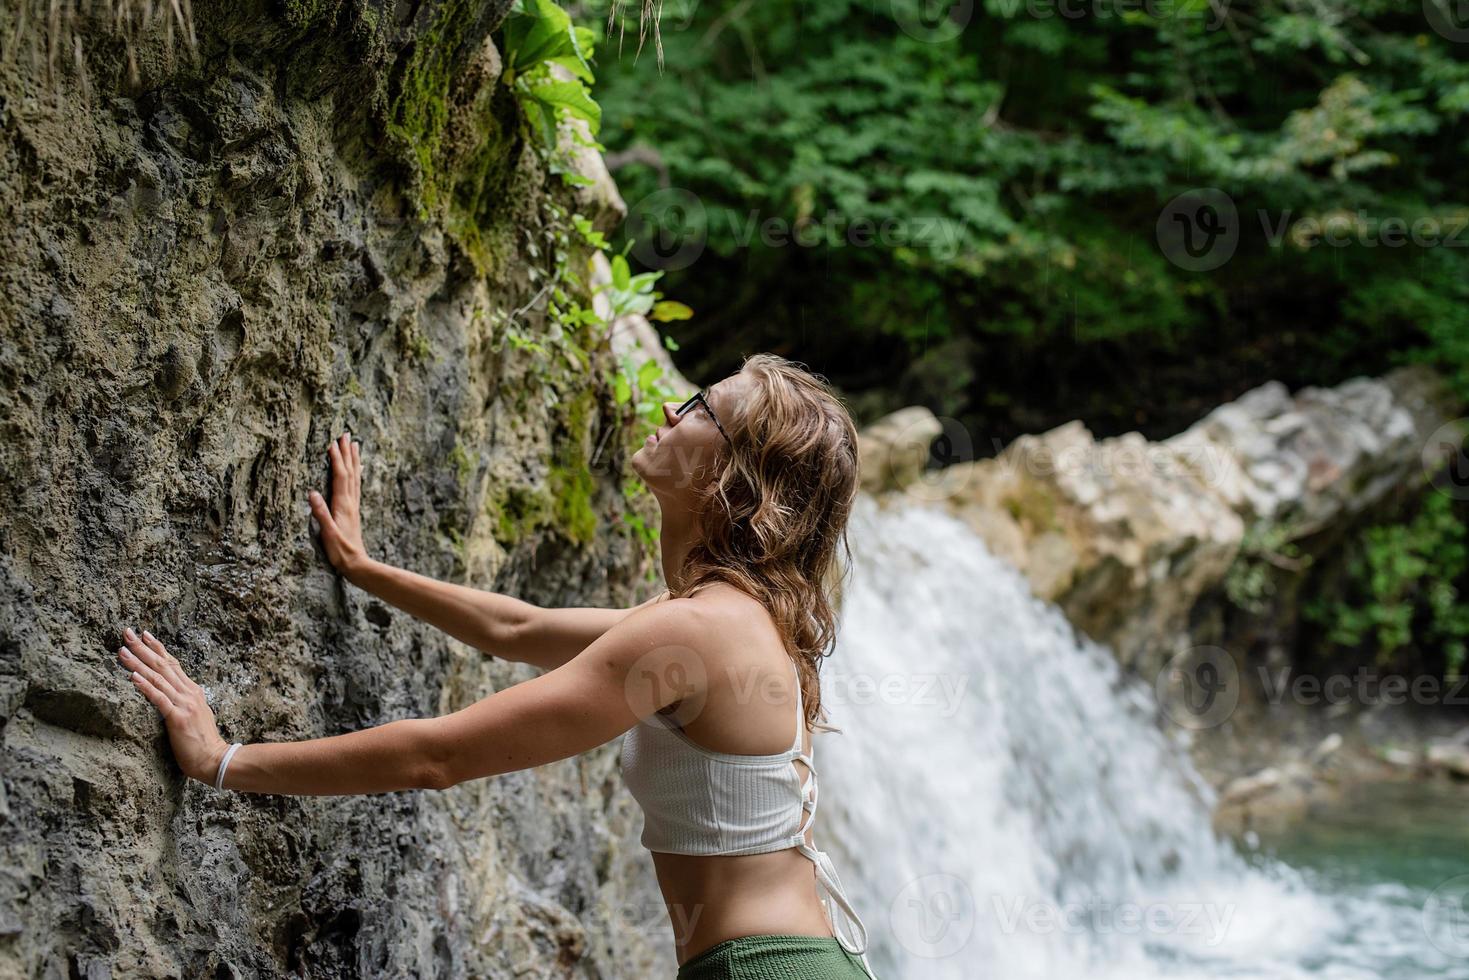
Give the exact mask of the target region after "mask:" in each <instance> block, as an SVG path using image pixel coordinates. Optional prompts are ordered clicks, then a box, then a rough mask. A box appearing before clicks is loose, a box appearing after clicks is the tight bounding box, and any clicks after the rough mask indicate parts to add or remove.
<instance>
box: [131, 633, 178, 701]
mask: <svg viewBox="0 0 1469 980" xmlns="http://www.w3.org/2000/svg"><path fill="white" fill-rule="evenodd" d="M123 651H124V652H125V653H127V654H131V657H128V656H123V657H122V658H121V660H122V663H123V665H124V666H126V667H130V668H131V669H132V671H133V673H135V674H141V675H142V677H143V679H144V680H146V681H148V683H150V684H152V685H153V686H154V687H155V688H157V689H158V690H159V692H161V693H162V694H163V695H164V696H165V697H167V698H168V699H169V701H171V702H172V701H174V700H177V698H178V692H177V691H175V690H174V687H173V685H172V684H170V683H169V682H168V680H167V678H165V677H163V676H162V675H161V674H160V673H159V672H158V670H157V668H156V667H155V666H154V665H153V657H154V656H155V655H154V653H153V652H152V651H151V650H146V648H144V647H143V646H142V644H141V643H138V644H136V645H135V644H134V641H132V640H129V641H128V645H127V646H126V647H124V648H123Z"/></svg>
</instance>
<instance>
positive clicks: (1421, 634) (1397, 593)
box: [1303, 493, 1469, 673]
mask: <svg viewBox="0 0 1469 980" xmlns="http://www.w3.org/2000/svg"><path fill="white" fill-rule="evenodd" d="M1351 547H1352V554H1351V557H1350V558H1349V559H1348V562H1347V565H1346V573H1345V576H1344V578H1343V581H1342V583H1341V585H1340V587H1339V590H1338V591H1337V593H1336V594H1335V595H1332V596H1318V597H1316V598H1315V599H1313V600H1311V601H1310V602H1308V603H1307V604H1306V606H1305V608H1304V609H1303V613H1304V615H1305V617H1306V618H1307V619H1308V620H1310V621H1311V622H1314V623H1317V624H1319V625H1321V626H1323V627H1324V628H1325V631H1326V640H1327V642H1328V643H1330V644H1333V645H1336V646H1340V647H1362V646H1367V645H1370V646H1371V647H1372V648H1374V649H1375V659H1376V661H1377V662H1378V663H1380V664H1384V663H1389V662H1391V661H1392V660H1393V659H1394V658H1396V657H1398V656H1399V655H1401V654H1402V653H1403V652H1404V651H1406V650H1409V649H1410V648H1416V649H1418V650H1420V651H1422V650H1441V651H1442V657H1443V663H1444V667H1445V671H1446V672H1447V673H1456V672H1458V671H1459V670H1460V669H1461V668H1463V666H1464V664H1465V659H1466V651H1469V603H1466V602H1465V596H1464V594H1463V591H1462V590H1463V589H1464V587H1465V583H1466V572H1469V545H1466V528H1465V523H1464V517H1463V514H1462V513H1460V512H1457V511H1456V510H1455V507H1454V502H1453V501H1452V500H1450V499H1449V498H1448V497H1446V496H1444V495H1442V494H1438V493H1430V494H1428V496H1427V497H1426V498H1424V501H1423V505H1422V507H1421V508H1420V509H1419V510H1418V512H1417V514H1415V515H1414V516H1413V518H1412V519H1411V520H1409V521H1407V522H1406V523H1400V524H1382V525H1378V526H1375V527H1370V528H1367V529H1366V530H1365V531H1364V532H1362V534H1361V536H1360V539H1359V540H1358V541H1356V542H1354V543H1353V545H1352V546H1351Z"/></svg>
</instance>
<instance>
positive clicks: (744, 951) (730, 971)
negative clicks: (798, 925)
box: [677, 935, 870, 980]
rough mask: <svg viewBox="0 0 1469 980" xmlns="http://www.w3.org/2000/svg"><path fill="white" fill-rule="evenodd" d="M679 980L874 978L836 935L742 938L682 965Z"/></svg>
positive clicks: (701, 954)
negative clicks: (838, 940)
mask: <svg viewBox="0 0 1469 980" xmlns="http://www.w3.org/2000/svg"><path fill="white" fill-rule="evenodd" d="M677 980H870V974H868V972H867V970H866V969H865V968H864V967H863V965H862V958H861V957H858V956H854V955H852V954H851V953H849V952H847V951H846V950H845V949H843V948H842V944H841V943H839V942H837V940H836V937H835V936H778V935H769V936H740V937H739V938H738V939H726V940H725V941H724V942H722V943H715V944H714V945H713V946H710V947H709V948H708V949H706V950H704V951H703V952H702V953H700V954H698V955H697V956H695V957H694V958H693V959H691V960H688V961H687V962H686V963H684V965H683V966H681V967H679V968H678V977H677Z"/></svg>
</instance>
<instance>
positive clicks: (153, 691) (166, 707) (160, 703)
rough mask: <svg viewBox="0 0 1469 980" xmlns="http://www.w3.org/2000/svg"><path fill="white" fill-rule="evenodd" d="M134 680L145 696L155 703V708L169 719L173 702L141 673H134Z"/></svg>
mask: <svg viewBox="0 0 1469 980" xmlns="http://www.w3.org/2000/svg"><path fill="white" fill-rule="evenodd" d="M132 678H133V683H134V684H135V685H137V687H138V690H140V691H142V692H143V696H144V697H146V698H147V699H148V700H149V701H151V702H152V703H153V707H155V708H157V709H158V710H159V711H160V712H162V713H163V717H164V718H167V717H168V716H169V715H170V714H171V713H172V712H173V710H174V704H173V701H172V700H171V699H170V698H169V697H168V695H166V694H164V693H163V691H161V690H160V689H159V688H158V686H157V685H156V684H154V683H153V682H152V681H150V680H149V679H148V678H147V677H145V676H144V675H143V674H142V673H141V672H139V671H134V672H133V675H132Z"/></svg>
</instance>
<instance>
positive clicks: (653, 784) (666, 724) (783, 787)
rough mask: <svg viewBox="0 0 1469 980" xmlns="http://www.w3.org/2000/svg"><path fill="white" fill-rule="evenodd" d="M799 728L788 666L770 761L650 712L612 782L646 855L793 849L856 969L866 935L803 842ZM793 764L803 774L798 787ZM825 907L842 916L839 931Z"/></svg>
mask: <svg viewBox="0 0 1469 980" xmlns="http://www.w3.org/2000/svg"><path fill="white" fill-rule="evenodd" d="M791 667H792V668H793V669H794V668H795V667H796V665H795V664H794V663H792V664H791ZM650 722H651V723H650ZM805 728H806V724H805V713H804V712H803V711H802V705H801V674H800V671H799V670H797V671H796V740H795V743H794V744H793V745H792V746H791V747H790V748H789V749H786V750H785V751H784V752H777V753H775V754H773V755H739V754H735V753H730V752H716V751H714V750H713V749H707V748H705V747H704V746H702V745H699V744H698V743H697V742H695V741H694V740H693V739H691V738H689V736H688V735H687V734H685V733H684V731H683V730H682V729H680V728H679V727H678V726H676V725H675V724H674V723H673V722H672V721H671V720H670V719H669V718H668V717H667V716H665V715H663V714H659V713H656V712H655V713H654V714H653V715H652V716H651V718H645V719H643V720H642V721H640V722H638V723H637V724H636V725H634V726H633V727H632V728H630V729H629V730H628V732H627V734H626V735H624V736H623V741H622V776H623V779H624V780H625V781H626V782H627V788H628V790H629V791H630V792H631V793H632V795H633V799H635V800H637V802H638V805H639V806H641V807H642V809H643V836H642V843H643V846H644V847H646V848H647V849H648V850H650V851H659V852H662V853H668V854H698V855H714V854H764V853H767V852H769V851H780V850H784V849H786V848H788V847H794V848H797V849H799V850H800V852H801V853H802V854H804V855H805V856H806V857H808V858H810V859H811V861H812V863H814V864H815V865H816V880H817V882H818V884H820V885H821V887H822V889H823V890H824V891H825V894H824V895H822V898H821V900H822V904H823V905H824V906H825V908H826V914H827V917H828V918H830V919H831V923H832V928H833V931H834V932H835V933H836V938H837V941H838V942H840V943H841V945H842V948H843V949H846V950H847V951H848V952H851V953H853V954H855V955H857V956H860V957H862V960H863V965H864V966H866V956H865V953H866V950H867V929H866V927H865V926H864V925H863V924H862V920H861V919H860V918H859V917H858V915H857V912H856V910H855V909H854V908H852V905H851V903H850V902H849V901H847V897H846V895H844V894H843V893H842V885H841V879H840V878H838V877H837V873H836V868H834V867H833V866H832V863H831V859H830V857H828V856H827V853H826V852H825V851H822V850H818V849H817V848H815V847H813V846H811V845H810V844H807V843H806V831H807V830H808V829H809V828H810V827H811V825H812V823H813V822H814V821H815V819H816V798H817V791H816V766H815V765H814V764H813V763H812V761H811V756H810V755H808V754H806V753H804V752H802V751H801V736H802V734H803V733H804V731H805ZM814 749H815V747H814V746H813V752H814ZM796 761H800V762H802V763H804V764H805V766H806V768H807V770H808V772H807V775H806V778H805V780H804V781H802V780H801V778H800V773H799V772H798V771H797V769H796V766H795V765H794V763H795V762H796ZM808 793H809V795H808ZM798 804H799V805H798ZM833 904H835V906H836V907H837V908H839V909H840V910H841V911H842V912H843V913H844V914H845V916H846V920H847V921H846V923H845V925H847V927H848V928H847V929H846V930H844V929H843V928H842V925H843V923H842V921H841V919H839V918H838V916H837V915H836V909H834V908H833ZM848 931H850V932H851V933H852V934H853V935H852V936H849V935H847V934H846V932H848ZM854 937H855V938H854ZM868 972H869V973H871V968H870V967H869V968H868Z"/></svg>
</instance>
